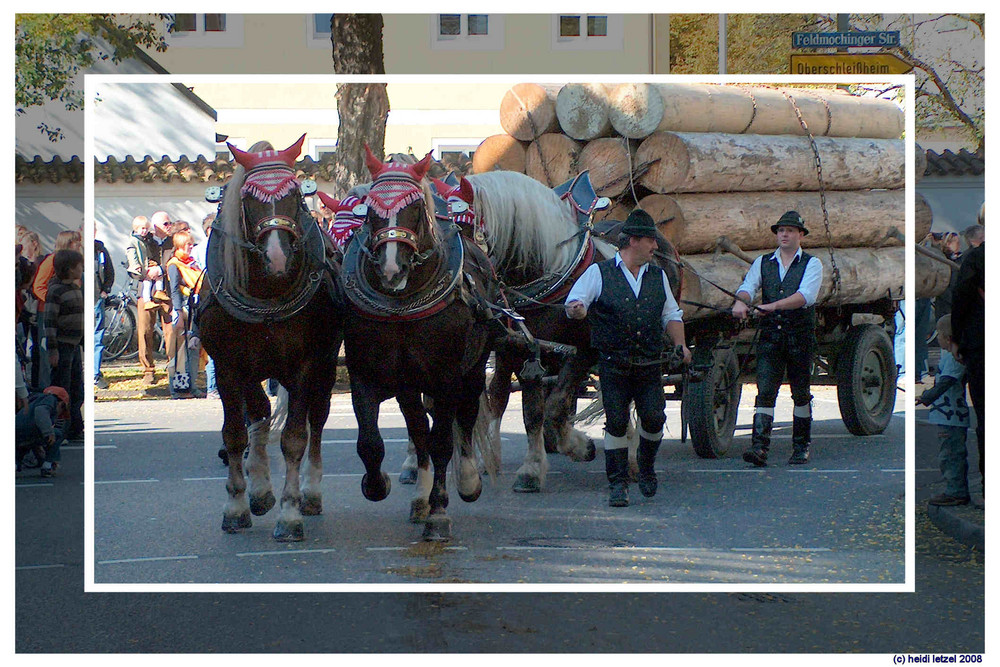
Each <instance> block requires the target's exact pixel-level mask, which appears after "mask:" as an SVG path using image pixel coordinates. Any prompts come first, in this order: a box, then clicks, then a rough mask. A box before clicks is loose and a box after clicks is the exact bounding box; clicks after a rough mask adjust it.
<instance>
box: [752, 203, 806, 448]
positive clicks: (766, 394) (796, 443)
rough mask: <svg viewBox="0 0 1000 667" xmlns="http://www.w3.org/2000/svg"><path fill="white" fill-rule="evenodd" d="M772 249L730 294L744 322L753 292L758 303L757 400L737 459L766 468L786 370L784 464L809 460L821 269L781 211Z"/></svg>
mask: <svg viewBox="0 0 1000 667" xmlns="http://www.w3.org/2000/svg"><path fill="white" fill-rule="evenodd" d="M771 231H772V232H774V234H775V236H776V237H777V241H778V249H777V250H775V251H774V252H773V253H771V252H768V253H764V254H763V255H761V256H760V257H758V258H757V259H755V260H754V262H753V264H751V265H750V269H749V270H748V271H747V274H746V277H745V278H744V279H743V284H742V285H740V287H739V289H737V290H736V303H735V304H733V317H735V318H737V319H744V318H746V317H747V314H748V313H749V311H750V307H751V306H750V303H751V302H752V301H753V298H754V295H755V294H756V293H757V290H758V289H760V290H761V292H762V298H761V304H760V305H758V306H756V307H755V312H756V314H757V315H759V316H760V323H759V329H760V339H759V341H758V343H757V401H756V408H755V410H754V416H753V436H752V438H751V443H750V448H749V449H747V450H746V451H745V452H743V460H744V461H746V462H748V463H752V464H754V465H755V466H758V467H762V466H766V465H767V454H768V450H769V449H770V447H771V427H772V426H773V425H774V404H775V401H776V399H777V397H778V388H779V387H780V386H781V382H782V380H783V379H784V376H785V371H786V370H787V372H788V383H789V385H791V389H792V402H793V403H794V405H795V407H794V409H793V411H792V456H791V458H790V459H788V462H789V463H790V464H793V465H794V464H802V463H806V462H808V461H809V445H810V431H811V428H812V394H810V393H809V391H810V389H809V381H810V374H811V372H812V361H813V356H814V353H815V351H816V308H815V303H816V298H817V296H818V295H819V288H820V285H821V284H822V282H823V265H822V263H820V261H819V259H817V258H816V257H813V256H812V255H810V254H809V253H806V252H803V250H802V245H801V244H802V239H803V237H805V236H806V235H807V234H808V233H809V230H808V229H806V226H805V223H804V222H803V221H802V216H801V215H799V214H798V213H797V212H795V211H787V212H786V213H784V214H783V215H782V216H781V218H780V219H779V220H778V222H777V223H775V224H774V225H771Z"/></svg>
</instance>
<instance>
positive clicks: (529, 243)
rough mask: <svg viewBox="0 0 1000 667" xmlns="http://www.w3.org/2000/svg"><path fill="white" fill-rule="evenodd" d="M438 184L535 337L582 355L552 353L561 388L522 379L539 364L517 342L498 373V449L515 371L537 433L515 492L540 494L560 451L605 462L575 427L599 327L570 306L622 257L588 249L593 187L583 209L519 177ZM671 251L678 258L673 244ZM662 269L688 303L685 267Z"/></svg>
mask: <svg viewBox="0 0 1000 667" xmlns="http://www.w3.org/2000/svg"><path fill="white" fill-rule="evenodd" d="M587 183H588V184H589V180H588V181H587ZM575 184H576V180H575V181H574V185H575ZM436 185H437V186H438V190H439V193H440V195H441V196H442V197H443V198H445V199H446V200H447V202H448V210H449V213H448V215H449V218H450V219H451V220H453V221H455V222H457V223H459V224H460V226H461V228H462V233H463V234H467V235H469V236H470V237H472V238H475V239H476V240H478V241H479V242H480V243H482V244H483V245H485V246H486V249H487V252H488V254H489V257H490V259H491V260H492V261H493V263H494V266H495V267H496V273H497V276H498V278H499V280H500V282H501V285H502V286H503V289H504V291H505V292H506V294H507V297H508V300H509V305H510V306H511V307H513V308H514V309H515V310H516V311H517V312H518V313H519V314H520V315H522V316H523V317H524V322H525V324H526V325H527V328H528V330H529V331H530V332H531V333H532V334H533V336H534V337H535V338H538V339H542V340H546V341H552V342H555V343H561V344H564V345H572V346H574V347H575V348H576V352H575V353H574V354H569V355H566V354H560V353H557V352H552V351H546V350H543V351H542V354H541V363H542V366H543V367H544V369H545V375H550V376H552V375H555V376H556V378H557V379H556V382H555V383H554V384H553V385H551V386H543V383H542V382H541V377H538V376H537V375H536V376H534V377H532V376H528V375H526V374H525V373H523V372H522V369H523V368H524V363H525V361H527V360H529V359H530V358H531V356H530V355H529V354H528V353H527V352H526V350H525V347H524V346H523V345H511V344H510V341H509V339H508V340H507V341H501V342H500V344H499V345H498V346H497V350H496V372H495V373H494V375H493V379H492V380H491V382H490V385H489V388H488V392H487V393H488V404H489V409H490V413H491V414H490V417H491V418H492V422H491V429H490V430H491V435H492V436H493V438H494V448H495V449H496V450H497V451H498V450H499V447H498V445H497V444H496V442H497V441H498V440H499V425H500V419H501V418H502V417H503V413H504V410H505V409H506V407H507V402H508V400H509V398H510V390H511V380H510V378H511V374H512V373H513V374H515V375H517V376H518V379H519V380H520V385H521V391H522V394H521V405H522V408H523V416H524V426H525V432H526V434H527V436H528V450H527V453H526V454H525V459H524V461H523V463H522V465H521V467H520V468H519V469H518V471H517V476H516V478H515V481H514V491H518V492H528V493H532V492H538V491H540V490H541V489H542V487H543V485H544V482H545V476H546V473H547V471H548V460H547V457H546V453H551V452H559V453H561V454H565V455H567V456H569V457H570V458H571V459H573V460H574V461H592V460H593V459H594V457H595V455H596V447H595V444H594V442H593V440H592V439H590V438H589V437H587V436H586V434H584V433H583V432H581V431H579V430H577V429H575V428H573V426H572V421H571V418H572V414H573V411H574V404H575V396H576V392H577V390H578V387H579V386H580V384H581V383H582V382H583V381H584V380H586V378H587V377H588V374H589V371H590V369H591V367H592V366H593V365H594V364H595V362H596V360H597V357H596V352H595V351H594V350H593V349H592V348H591V346H590V325H589V324H588V323H587V321H586V320H571V319H569V318H567V317H566V315H565V313H564V311H563V300H564V299H565V297H566V294H567V293H568V292H569V288H570V287H571V286H572V283H573V282H574V281H575V280H576V279H577V278H578V277H579V276H580V275H582V273H583V271H584V270H585V269H586V268H587V267H588V266H590V264H592V263H594V262H599V261H601V260H603V259H607V258H609V257H612V256H614V254H615V252H616V248H615V247H614V246H613V245H611V244H610V243H608V242H605V241H602V240H596V239H593V238H591V239H590V240H589V244H590V245H589V246H588V245H587V243H588V237H587V235H585V233H584V229H585V228H586V226H587V225H589V224H590V218H591V216H592V214H593V212H594V211H593V206H594V205H595V204H596V199H597V197H596V194H593V190H592V189H591V188H589V187H587V188H582V190H583V191H585V192H589V193H590V195H591V197H588V199H591V198H592V200H591V201H589V202H582V203H583V210H581V208H580V203H576V204H573V203H571V200H572V198H571V197H569V196H568V195H569V194H573V193H570V192H568V193H566V194H564V195H562V196H560V194H558V193H557V192H555V191H554V190H553V189H551V188H549V187H547V186H546V185H544V184H542V183H540V182H539V181H536V180H535V179H533V178H531V177H530V176H526V175H524V174H520V173H516V172H505V171H494V172H488V173H484V174H476V175H473V176H469V177H468V178H462V179H461V181H459V185H458V186H452V187H447V186H446V185H445V184H443V183H441V182H438V183H436ZM569 186H570V184H568V183H567V184H565V185H564V187H569ZM442 190H443V192H442ZM588 206H589V207H590V208H587V207H588ZM615 236H617V235H615ZM667 245H668V246H669V242H667ZM661 250H662V251H665V252H666V253H667V255H668V256H670V255H673V256H674V257H676V253H675V251H674V249H673V247H672V246H669V247H666V248H661ZM659 263H660V266H661V267H662V268H663V269H664V270H665V271H666V273H667V277H668V278H669V280H670V284H671V287H672V288H673V291H674V294H675V297H677V296H679V293H680V270H679V268H678V266H679V264H678V263H677V262H670V261H667V260H664V261H660V262H659ZM633 458H634V457H633ZM633 467H634V466H633ZM405 473H406V470H405V468H404V474H405Z"/></svg>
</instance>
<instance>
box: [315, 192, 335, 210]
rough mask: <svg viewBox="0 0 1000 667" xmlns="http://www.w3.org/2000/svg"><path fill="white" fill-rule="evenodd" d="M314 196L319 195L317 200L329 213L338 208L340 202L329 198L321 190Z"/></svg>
mask: <svg viewBox="0 0 1000 667" xmlns="http://www.w3.org/2000/svg"><path fill="white" fill-rule="evenodd" d="M316 194H318V195H319V200H320V201H321V202H323V205H324V206H326V207H327V208H328V209H330V210H331V211H335V210H337V207H338V206H340V201H339V200H337V199H334V198H333V197H331V196H330V195H328V194H326V193H325V192H323V191H322V190H317V191H316Z"/></svg>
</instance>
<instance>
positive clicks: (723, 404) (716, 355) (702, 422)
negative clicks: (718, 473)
mask: <svg viewBox="0 0 1000 667" xmlns="http://www.w3.org/2000/svg"><path fill="white" fill-rule="evenodd" d="M739 373H740V366H739V362H738V361H737V358H736V352H735V351H734V350H733V349H731V348H729V349H717V350H714V351H713V352H712V365H711V367H710V368H709V369H708V371H707V372H706V373H705V376H704V378H703V379H702V380H701V381H699V382H688V384H687V387H686V389H685V390H684V397H683V401H682V403H681V409H682V410H684V414H685V418H686V420H687V423H688V428H689V429H690V430H691V446H692V447H693V448H694V451H695V453H696V454H697V455H698V456H700V457H701V458H703V459H715V458H719V457H720V456H725V455H726V452H728V451H729V447H730V445H732V443H733V432H734V431H735V430H736V416H737V413H738V411H739V407H740V397H741V396H742V395H743V384H742V383H741V382H740V378H739Z"/></svg>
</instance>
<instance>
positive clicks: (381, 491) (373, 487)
mask: <svg viewBox="0 0 1000 667" xmlns="http://www.w3.org/2000/svg"><path fill="white" fill-rule="evenodd" d="M379 476H380V478H381V480H382V483H381V484H373V483H369V480H368V473H365V476H364V477H362V478H361V493H362V494H363V495H364V497H365V498H366V499H368V500H370V501H372V502H374V503H377V502H378V501H380V500H385V497H386V496H388V495H389V491H390V490H391V489H392V482H391V481H389V476H388V475H386V474H385V473H384V472H380V473H379Z"/></svg>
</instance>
